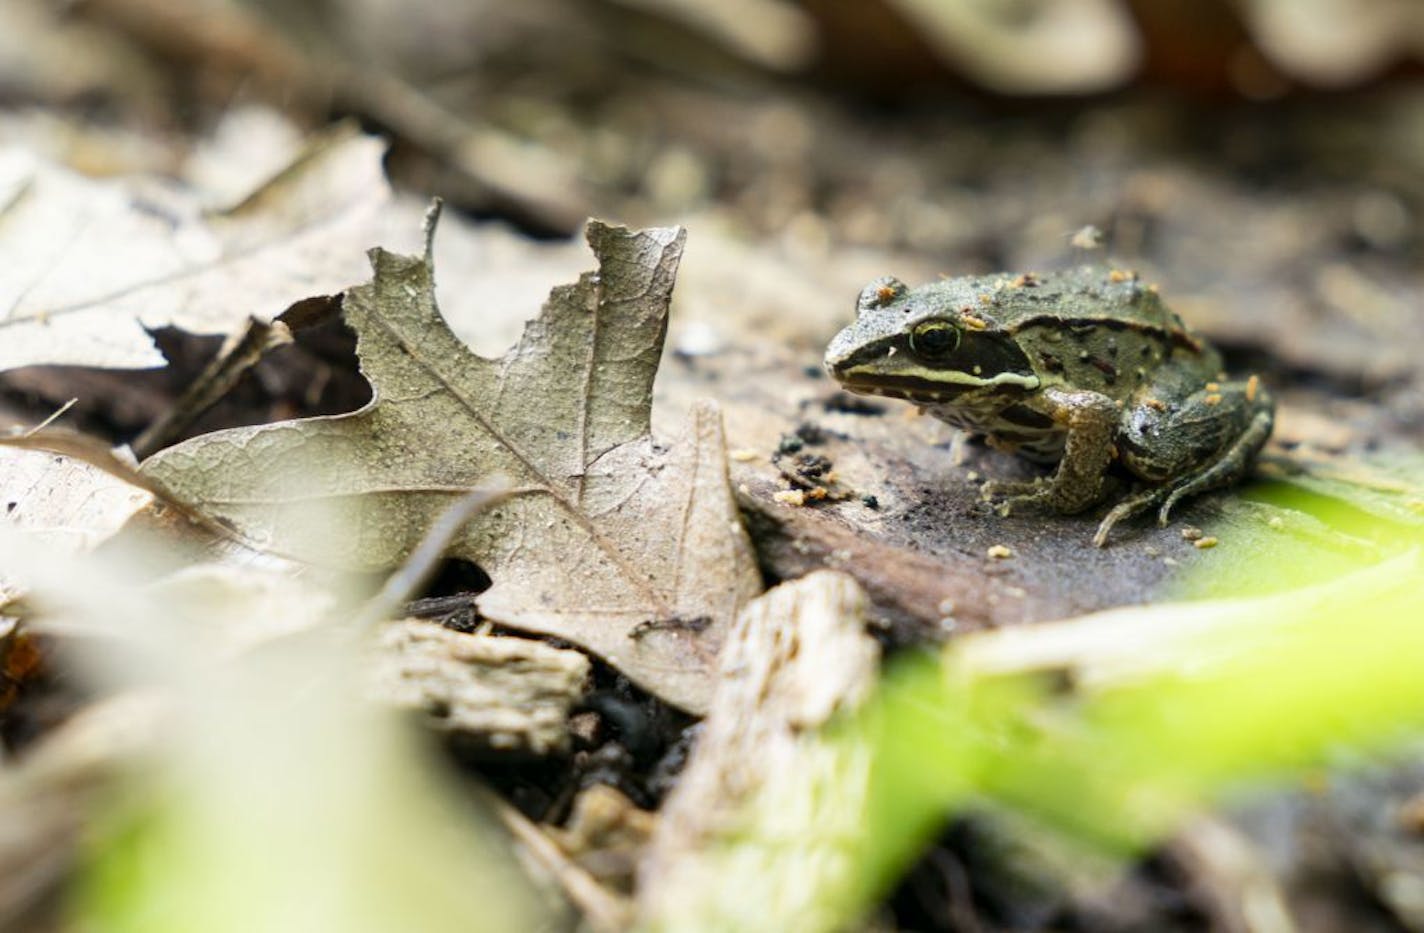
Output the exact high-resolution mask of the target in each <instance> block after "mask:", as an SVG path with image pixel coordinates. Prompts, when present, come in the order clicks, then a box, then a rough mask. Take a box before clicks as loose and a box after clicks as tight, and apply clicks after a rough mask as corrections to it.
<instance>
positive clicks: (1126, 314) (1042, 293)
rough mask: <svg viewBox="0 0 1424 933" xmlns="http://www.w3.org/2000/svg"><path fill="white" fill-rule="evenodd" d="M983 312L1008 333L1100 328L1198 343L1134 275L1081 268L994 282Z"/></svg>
mask: <svg viewBox="0 0 1424 933" xmlns="http://www.w3.org/2000/svg"><path fill="white" fill-rule="evenodd" d="M980 281H981V282H983V283H984V284H985V285H987V286H988V287H987V288H985V289H983V291H984V292H985V293H986V294H987V295H988V296H989V298H988V299H987V300H985V299H983V298H981V299H979V300H980V302H981V304H983V305H984V306H985V307H986V310H988V311H989V313H991V314H992V315H993V316H994V318H995V319H996V320H998V321H999V322H1000V323H1001V324H1002V325H1003V326H1004V327H1006V328H1008V329H1009V330H1011V331H1016V330H1019V329H1020V328H1025V327H1034V326H1040V325H1044V324H1051V325H1059V326H1072V325H1074V324H1084V325H1088V324H1101V325H1103V326H1105V327H1109V328H1114V329H1117V328H1121V329H1124V330H1136V331H1145V332H1156V333H1159V334H1161V335H1162V336H1163V337H1165V338H1166V339H1167V340H1168V341H1169V342H1171V343H1174V344H1177V345H1180V346H1187V347H1196V346H1199V341H1198V340H1197V339H1196V337H1195V336H1193V335H1192V333H1191V332H1190V331H1189V330H1187V328H1186V325H1184V324H1183V323H1182V319H1181V318H1180V317H1178V316H1177V315H1176V314H1175V313H1173V312H1172V310H1171V309H1170V308H1168V307H1167V305H1166V304H1165V303H1164V302H1163V301H1162V299H1161V297H1160V296H1159V295H1158V294H1157V289H1156V287H1155V286H1151V285H1147V284H1144V283H1143V282H1142V281H1141V279H1140V278H1139V277H1138V275H1137V274H1136V273H1135V272H1126V271H1122V270H1118V269H1110V268H1107V267H1105V266H1079V267H1077V268H1074V269H1066V270H1063V271H1061V272H1048V273H1044V274H1042V275H1020V276H1008V275H1005V276H994V277H990V278H986V279H982V280H980Z"/></svg>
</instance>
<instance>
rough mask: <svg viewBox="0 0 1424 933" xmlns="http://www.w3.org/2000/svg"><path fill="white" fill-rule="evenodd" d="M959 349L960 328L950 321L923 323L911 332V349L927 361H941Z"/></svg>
mask: <svg viewBox="0 0 1424 933" xmlns="http://www.w3.org/2000/svg"><path fill="white" fill-rule="evenodd" d="M958 348H959V328H958V327H955V326H954V325H953V324H951V323H950V322H949V321H944V320H938V319H936V320H931V321H921V322H920V323H918V324H916V325H915V329H914V330H912V331H910V349H911V350H914V351H915V353H917V354H919V355H920V356H922V357H924V358H925V359H927V360H939V359H944V358H945V357H946V356H949V355H950V354H951V353H953V352H954V351H955V350H956V349H958Z"/></svg>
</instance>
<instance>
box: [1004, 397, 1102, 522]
mask: <svg viewBox="0 0 1424 933" xmlns="http://www.w3.org/2000/svg"><path fill="white" fill-rule="evenodd" d="M1032 407H1033V408H1034V409H1035V410H1037V411H1040V412H1042V413H1043V414H1045V415H1047V416H1048V417H1050V418H1052V419H1053V422H1054V424H1056V425H1059V426H1061V427H1062V429H1063V430H1064V431H1065V432H1066V433H1067V437H1066V440H1065V441H1064V445H1063V459H1062V460H1060V461H1059V462H1058V469H1057V470H1056V471H1055V472H1054V474H1053V476H1052V477H1051V478H1049V479H1048V480H1047V481H1046V482H1044V481H1040V482H1038V483H1035V484H1033V485H1032V487H1031V490H1032V491H1029V492H1026V493H1023V494H1020V495H1012V496H1010V498H1009V499H1008V500H1007V501H1005V502H1004V504H1003V506H1002V511H1003V512H1004V514H1008V512H1009V511H1010V510H1011V509H1012V508H1013V507H1015V506H1018V505H1043V506H1047V507H1048V508H1050V509H1053V510H1054V511H1056V512H1062V513H1065V514H1066V513H1070V512H1081V511H1082V510H1083V509H1086V508H1088V507H1089V506H1091V505H1095V504H1096V503H1097V502H1098V501H1099V500H1101V499H1102V497H1103V478H1104V475H1105V474H1106V472H1107V468H1108V463H1109V462H1110V461H1111V460H1112V457H1113V438H1114V437H1115V435H1116V434H1117V425H1118V420H1119V412H1118V409H1117V405H1116V404H1115V403H1114V402H1113V400H1112V399H1110V398H1108V397H1107V396H1106V395H1103V394H1101V393H1098V392H1089V391H1077V392H1073V391H1068V390H1065V389H1057V388H1050V389H1045V390H1043V392H1042V393H1040V394H1039V396H1038V397H1037V398H1036V399H1035V400H1034V402H1033V404H1032ZM1015 485H1018V484H1015ZM1023 488H1024V487H1023V486H1022V485H1018V488H1015V487H1014V485H1010V484H1007V483H1002V484H995V483H989V484H986V485H985V487H984V489H985V492H986V493H987V494H989V495H993V494H995V493H1004V492H1018V491H1019V490H1021V489H1023Z"/></svg>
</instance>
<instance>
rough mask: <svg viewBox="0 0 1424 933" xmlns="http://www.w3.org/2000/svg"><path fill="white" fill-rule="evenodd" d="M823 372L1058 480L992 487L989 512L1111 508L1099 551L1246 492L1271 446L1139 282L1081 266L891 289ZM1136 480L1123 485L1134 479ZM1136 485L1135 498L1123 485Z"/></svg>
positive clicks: (884, 285) (1262, 408)
mask: <svg viewBox="0 0 1424 933" xmlns="http://www.w3.org/2000/svg"><path fill="white" fill-rule="evenodd" d="M825 367H826V370H827V371H828V372H829V373H830V375H831V376H832V377H833V378H834V379H835V380H836V381H837V382H838V383H839V384H840V386H841V387H842V388H843V389H845V390H847V391H849V392H852V393H856V394H861V395H873V396H883V397H888V398H892V399H901V400H904V401H907V402H910V403H912V404H914V405H916V406H918V407H919V409H920V410H921V411H922V412H924V413H926V414H929V415H932V416H934V417H935V418H938V419H940V420H941V421H944V422H947V423H948V424H951V425H953V426H955V427H957V428H960V429H962V430H964V431H966V432H968V433H970V434H971V435H976V436H980V437H983V438H984V439H985V440H986V441H987V442H988V443H989V444H990V445H991V446H993V447H995V448H998V449H1001V450H1006V451H1008V452H1011V453H1014V454H1017V455H1019V456H1021V457H1023V458H1025V459H1027V460H1029V461H1033V462H1037V463H1041V464H1046V465H1050V466H1052V467H1053V469H1052V471H1051V472H1050V473H1048V474H1047V475H1044V476H1040V477H1037V478H1036V479H1033V480H1031V481H1027V482H1011V481H999V480H993V479H991V480H989V481H988V482H986V483H985V484H984V485H983V486H982V487H981V490H982V494H983V499H984V501H986V502H989V503H992V504H993V505H994V507H995V509H996V511H998V512H999V513H1000V514H1002V515H1007V514H1010V513H1011V512H1012V511H1013V510H1014V509H1016V508H1018V507H1035V508H1039V509H1042V510H1046V511H1048V512H1052V513H1061V514H1073V513H1078V512H1084V511H1086V510H1088V509H1091V508H1093V507H1095V506H1101V505H1103V504H1105V502H1106V500H1108V499H1114V500H1115V501H1113V502H1112V504H1111V507H1110V508H1108V510H1107V512H1106V514H1105V515H1104V516H1103V518H1102V520H1101V521H1100V522H1099V524H1098V526H1097V531H1096V533H1095V534H1094V535H1093V538H1092V543H1093V545H1095V546H1096V547H1099V548H1101V547H1103V546H1105V545H1106V544H1107V542H1108V537H1109V534H1110V533H1111V532H1112V529H1113V528H1114V526H1116V525H1117V524H1119V523H1120V522H1123V521H1125V520H1127V519H1130V518H1132V517H1134V516H1137V515H1139V514H1141V513H1143V512H1146V511H1148V510H1151V509H1154V508H1155V509H1156V510H1157V521H1158V523H1159V524H1160V525H1162V526H1166V525H1167V524H1169V523H1170V521H1171V514H1172V511H1173V509H1175V508H1176V506H1177V505H1178V504H1179V503H1180V502H1181V501H1182V500H1183V499H1186V498H1188V497H1191V496H1196V495H1198V494H1200V493H1204V492H1207V491H1210V490H1215V489H1220V488H1222V487H1226V486H1229V485H1231V484H1234V483H1236V482H1238V481H1240V480H1241V479H1242V478H1243V477H1245V476H1246V475H1247V474H1248V473H1249V472H1250V470H1251V468H1252V465H1253V463H1254V461H1255V460H1256V457H1257V455H1258V454H1259V452H1260V450H1261V448H1262V447H1263V446H1264V445H1265V443H1266V441H1267V439H1268V438H1269V437H1270V434H1271V429H1272V426H1273V424H1274V420H1275V402H1274V400H1273V398H1272V396H1271V393H1270V392H1269V391H1268V390H1267V388H1266V387H1265V385H1264V384H1263V383H1262V381H1261V380H1260V379H1259V378H1258V377H1257V376H1256V375H1251V376H1249V377H1247V378H1244V379H1235V380H1233V379H1228V377H1227V375H1226V372H1225V370H1224V369H1223V363H1222V357H1221V354H1220V353H1219V352H1218V351H1217V349H1216V348H1214V347H1213V346H1211V344H1210V343H1208V342H1207V341H1206V340H1205V339H1204V338H1203V337H1201V336H1200V335H1198V334H1196V333H1194V332H1193V331H1192V330H1190V329H1189V328H1188V327H1187V326H1186V324H1185V323H1184V322H1183V321H1182V319H1181V317H1180V316H1179V315H1177V314H1176V313H1175V312H1174V311H1172V310H1171V309H1170V308H1169V307H1168V306H1167V304H1166V302H1165V301H1163V299H1162V297H1161V295H1160V294H1159V289H1158V288H1157V287H1156V286H1155V285H1149V284H1145V283H1144V282H1143V280H1142V277H1141V276H1140V275H1138V274H1137V273H1135V272H1132V271H1125V270H1122V269H1118V268H1113V267H1111V266H1107V265H1097V264H1093V265H1083V266H1077V267H1074V268H1069V269H1063V270H1060V271H1055V272H1045V273H1043V274H1034V273H1025V274H1022V275H1013V274H999V275H988V276H958V277H947V278H942V279H941V280H939V281H935V282H930V283H927V284H924V285H919V286H916V287H913V288H911V287H909V286H907V285H906V284H905V283H904V282H902V281H900V280H899V279H897V278H895V277H893V276H885V277H882V278H878V279H876V280H874V281H873V282H871V283H870V284H869V285H867V286H866V287H865V288H864V289H863V290H861V292H860V295H859V297H858V298H857V301H856V317H855V321H854V322H853V323H852V324H850V325H849V326H847V327H845V328H844V329H843V330H841V331H840V332H839V333H838V334H836V336H835V337H834V338H833V339H832V340H831V342H830V344H829V346H828V347H827V349H826V354H825ZM1124 474H1125V475H1124ZM1123 479H1126V481H1127V482H1126V484H1124V483H1123V482H1122V480H1123Z"/></svg>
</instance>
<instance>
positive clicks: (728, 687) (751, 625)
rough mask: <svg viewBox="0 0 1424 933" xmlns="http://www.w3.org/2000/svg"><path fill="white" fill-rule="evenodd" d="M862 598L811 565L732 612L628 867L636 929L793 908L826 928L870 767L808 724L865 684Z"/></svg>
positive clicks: (738, 919) (856, 697)
mask: <svg viewBox="0 0 1424 933" xmlns="http://www.w3.org/2000/svg"><path fill="white" fill-rule="evenodd" d="M865 606H866V598H865V594H864V593H863V592H862V591H861V589H860V587H859V586H858V585H857V584H856V582H855V581H854V580H853V579H851V578H850V577H848V576H846V575H844V574H840V573H835V572H831V571H820V572H817V573H813V574H811V575H809V576H807V577H803V578H802V579H800V580H797V581H795V582H792V583H787V584H783V585H782V586H779V587H777V588H776V589H774V590H772V591H770V592H769V593H767V594H766V595H764V596H762V597H760V598H758V599H757V600H755V601H753V602H752V603H751V604H749V605H748V606H747V607H746V608H745V609H744V610H743V611H742V613H741V615H740V616H738V618H737V621H736V623H735V625H733V627H732V630H731V632H730V633H729V634H728V637H727V642H726V646H725V647H724V648H723V651H722V655H721V658H720V664H719V670H718V680H717V683H716V687H715V693H714V695H713V698H712V703H711V707H710V709H711V712H710V713H709V714H708V716H707V720H706V722H705V724H704V726H703V734H702V738H701V740H700V742H699V744H698V746H697V748H696V750H695V751H694V752H693V755H692V759H691V761H690V762H689V764H688V767H687V770H686V771H685V772H684V773H683V776H682V779H681V781H680V782H679V784H678V786H677V788H676V790H674V791H673V793H672V795H671V796H670V798H669V799H668V801H667V803H666V805H665V806H664V808H663V810H662V812H661V816H660V820H659V824H658V827H657V829H656V830H655V832H654V835H653V841H652V844H651V846H650V849H649V852H648V855H647V857H646V858H645V859H644V861H643V863H642V865H641V866H640V869H639V882H640V883H639V889H638V904H637V911H638V916H639V920H640V923H641V924H642V926H643V927H644V928H647V929H674V928H677V929H687V928H702V929H746V928H748V924H749V923H752V921H754V920H756V919H758V918H759V920H760V923H755V924H752V925H757V926H761V927H762V928H773V929H774V928H776V924H775V922H774V920H773V921H772V922H771V923H770V925H769V926H768V923H767V921H768V920H769V919H770V918H791V917H795V918H797V923H798V925H801V924H802V922H803V921H804V928H806V929H821V928H826V927H827V925H828V923H829V922H830V920H829V917H832V916H834V913H835V910H836V908H835V906H833V905H829V904H827V903H826V900H827V899H826V898H824V897H823V896H821V895H824V893H825V892H826V891H828V890H836V887H837V886H838V885H839V886H840V887H843V888H849V887H851V886H852V885H851V882H852V880H853V879H850V878H848V877H843V876H845V874H846V872H848V871H851V870H853V868H854V864H855V860H854V859H852V858H851V857H850V853H848V852H846V851H844V846H845V845H846V844H847V840H853V839H855V838H856V836H855V832H854V828H855V827H856V826H858V825H859V824H860V822H861V821H862V820H863V818H864V814H863V811H862V805H863V803H864V792H865V790H866V787H867V778H868V775H869V768H868V764H869V762H868V760H867V754H868V753H867V750H866V748H865V747H864V746H863V745H860V744H858V743H835V744H833V743H830V742H826V741H823V740H822V739H821V738H820V735H819V732H818V730H819V727H821V726H823V725H825V724H826V723H827V722H828V721H829V720H830V719H831V718H832V716H834V715H836V714H838V713H841V712H843V711H847V710H849V709H853V708H855V707H856V706H857V705H859V704H860V702H861V701H862V700H864V699H865V697H866V696H867V695H868V694H869V693H870V688H871V687H872V686H873V685H874V684H875V682H876V675H877V671H878V667H879V661H880V651H879V647H878V645H877V643H876V642H875V640H874V639H872V638H871V637H870V636H869V635H867V634H866V632H865V622H864V613H865ZM793 776H794V777H793ZM788 778H790V780H791V782H792V783H794V787H793V788H790V790H791V792H790V793H783V791H784V790H785V789H786V785H785V783H784V782H785V781H786V779H788ZM832 789H833V790H834V791H835V793H834V794H831V793H828V791H830V790H832ZM807 808H814V810H815V811H816V812H815V814H814V817H812V818H808V816H807V814H806V812H805V811H806V809H807ZM792 826H796V827H802V828H804V827H806V826H814V827H816V831H815V832H794V833H788V832H786V830H789V829H790V828H791V827H792ZM791 866H794V868H793V867H791ZM803 872H809V873H812V876H810V877H808V876H806V875H804V874H802V873H803ZM842 882H844V883H842ZM743 911H745V912H747V913H746V914H743V913H742V912H743ZM828 912H829V913H828Z"/></svg>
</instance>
